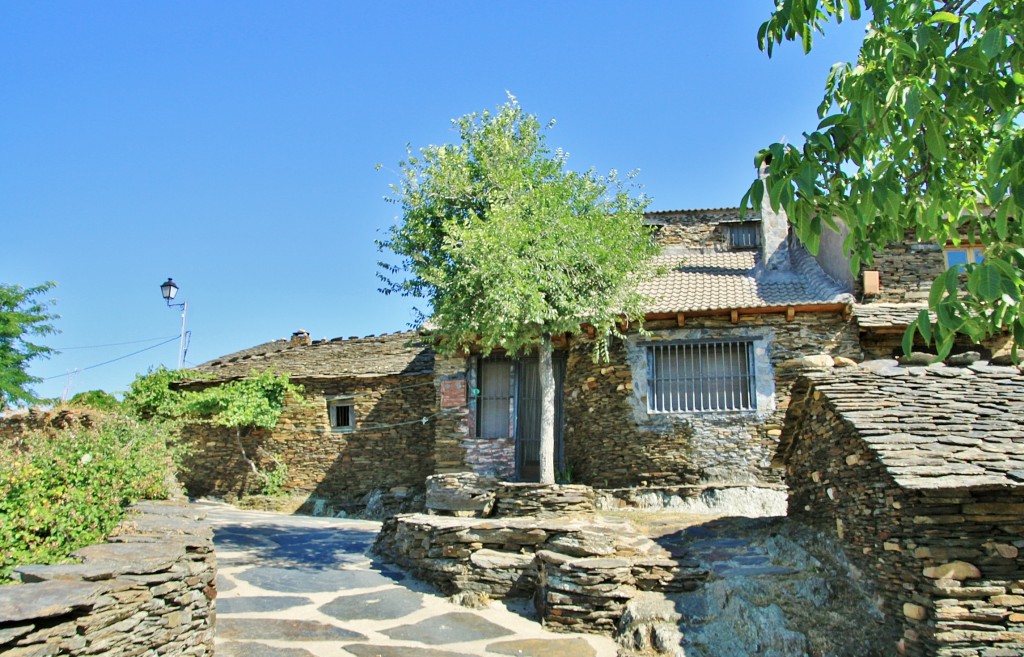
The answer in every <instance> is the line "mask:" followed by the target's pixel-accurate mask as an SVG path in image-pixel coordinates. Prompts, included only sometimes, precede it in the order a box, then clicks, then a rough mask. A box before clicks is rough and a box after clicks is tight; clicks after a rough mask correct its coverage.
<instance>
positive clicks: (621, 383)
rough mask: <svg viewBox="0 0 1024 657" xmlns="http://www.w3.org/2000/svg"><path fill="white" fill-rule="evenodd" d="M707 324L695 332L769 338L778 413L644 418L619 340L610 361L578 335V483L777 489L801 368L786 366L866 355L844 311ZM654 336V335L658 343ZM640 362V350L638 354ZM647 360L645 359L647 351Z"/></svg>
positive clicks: (569, 437) (573, 378)
mask: <svg viewBox="0 0 1024 657" xmlns="http://www.w3.org/2000/svg"><path fill="white" fill-rule="evenodd" d="M739 319H740V321H739V323H738V324H736V325H734V324H732V323H731V322H730V321H729V319H728V318H716V317H708V318H698V319H695V320H693V321H692V322H691V321H689V320H688V321H687V322H686V328H687V329H689V330H695V331H703V332H706V334H707V335H708V336H709V337H727V336H729V335H731V334H735V333H737V332H743V333H750V332H753V333H760V334H762V335H764V336H769V335H770V339H768V340H766V341H765V342H766V349H767V357H768V359H769V360H770V366H771V367H770V369H771V373H770V375H769V376H770V378H771V379H773V380H772V381H771V382H770V385H771V387H772V388H773V389H774V393H771V394H772V396H773V397H774V400H773V407H772V408H770V409H761V410H759V412H758V413H756V414H751V413H737V414H731V415H730V414H721V415H717V416H710V415H702V414H695V413H691V414H687V415H685V416H675V417H671V418H670V417H661V418H654V417H644V415H643V414H641V415H640V418H639V419H638V417H637V411H636V409H637V408H638V407H640V408H644V407H645V405H646V399H640V398H638V396H637V395H636V393H635V392H634V384H635V381H634V378H633V377H634V371H635V370H634V368H633V366H632V365H631V364H630V354H629V353H628V349H627V347H626V345H624V344H623V343H621V342H619V341H613V343H612V344H611V345H610V348H609V357H610V361H609V362H607V363H594V362H593V343H592V342H591V341H589V340H586V339H582V338H580V339H574V340H573V342H572V345H571V349H570V355H569V362H568V367H567V371H566V381H565V416H566V418H567V420H566V422H567V424H566V428H565V459H566V463H567V464H568V465H570V466H571V467H572V471H573V476H574V479H575V480H576V481H579V482H582V483H586V484H591V485H594V486H602V487H609V486H611V487H618V486H632V485H638V484H641V483H643V482H647V483H648V484H650V485H692V484H699V483H707V482H714V481H730V482H734V483H735V482H749V483H753V484H758V483H774V482H777V481H778V474H777V473H775V472H773V471H772V470H771V468H770V462H771V459H772V456H773V455H774V450H775V446H776V445H777V443H778V437H779V435H780V434H781V429H782V418H783V416H784V415H785V411H786V408H787V407H788V405H789V398H790V396H789V389H790V387H791V385H792V383H793V381H794V380H795V379H796V377H797V376H798V375H799V374H800V370H798V369H791V368H788V367H785V366H784V363H786V361H790V360H793V359H797V358H801V357H804V356H811V355H817V354H822V353H824V354H832V355H845V356H858V355H859V347H858V345H857V338H856V332H855V330H854V329H853V328H852V326H851V325H850V323H849V322H847V321H846V320H844V319H843V317H842V315H840V314H838V313H835V314H833V313H814V314H810V313H806V314H797V315H796V317H795V318H794V319H793V321H791V322H787V321H786V319H785V316H784V315H741V316H740V318H739ZM647 328H648V329H650V330H652V331H663V332H664V331H671V330H674V329H676V328H677V327H676V324H675V322H674V321H666V322H648V323H647ZM658 335H659V334H658V333H655V335H654V336H653V338H652V339H657V337H658ZM634 357H636V354H634ZM639 357H641V358H642V354H640V355H639Z"/></svg>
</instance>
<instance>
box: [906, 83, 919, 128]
mask: <svg viewBox="0 0 1024 657" xmlns="http://www.w3.org/2000/svg"><path fill="white" fill-rule="evenodd" d="M904 109H905V110H906V112H907V116H909V117H910V118H911V120H916V119H917V115H918V113H919V112H920V111H921V92H920V91H918V90H917V87H911V88H910V89H908V90H907V96H906V102H905V104H904Z"/></svg>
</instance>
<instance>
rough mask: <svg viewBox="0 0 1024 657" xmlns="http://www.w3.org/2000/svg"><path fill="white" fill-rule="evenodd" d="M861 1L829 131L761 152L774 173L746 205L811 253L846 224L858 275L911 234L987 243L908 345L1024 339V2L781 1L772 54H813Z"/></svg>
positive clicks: (835, 82)
mask: <svg viewBox="0 0 1024 657" xmlns="http://www.w3.org/2000/svg"><path fill="white" fill-rule="evenodd" d="M862 8H863V9H864V10H866V11H867V12H869V13H870V16H871V18H870V23H869V24H868V27H867V32H866V35H865V37H864V42H863V45H862V47H861V50H860V54H859V56H858V58H857V61H856V62H853V63H841V64H837V65H836V66H834V67H833V69H832V71H831V73H830V74H829V76H828V79H827V81H826V84H825V96H824V98H823V100H822V102H821V105H820V106H819V107H818V115H819V117H820V119H821V121H820V123H819V124H818V127H817V129H816V130H815V131H814V132H811V133H809V134H805V135H804V143H803V144H801V145H790V144H772V145H771V146H770V147H769V148H767V149H765V150H764V151H762V152H761V153H760V154H759V155H758V157H757V164H758V165H761V164H762V163H768V162H770V164H771V175H770V176H769V177H768V179H767V183H766V184H765V183H764V182H762V181H760V180H759V181H755V182H754V183H753V185H752V186H751V188H750V189H749V190H748V192H747V196H746V197H745V199H744V205H746V203H747V202H748V200H753V201H754V203H755V207H756V206H759V204H760V202H761V200H762V198H763V195H764V194H765V193H767V194H768V198H769V201H770V203H771V205H772V207H773V208H774V209H778V208H779V207H782V208H784V209H785V210H786V213H787V214H788V215H789V218H790V221H791V222H792V224H793V225H794V227H795V230H796V233H797V235H798V236H799V237H800V238H801V240H803V241H804V243H805V244H807V245H808V247H809V248H810V249H811V250H812V251H816V250H817V245H818V239H819V236H820V234H821V230H822V227H823V226H825V225H827V226H831V227H833V228H834V227H835V220H836V219H838V220H840V221H842V223H843V224H845V225H846V226H847V228H849V231H850V232H849V237H848V239H847V243H846V246H847V248H848V249H849V250H850V252H851V253H852V258H853V264H854V270H857V269H859V267H860V266H861V264H868V263H870V262H871V261H872V255H873V253H874V252H876V250H877V249H880V248H882V247H884V246H885V244H886V243H887V242H890V241H894V240H898V239H902V237H903V236H904V232H905V231H907V230H910V231H913V232H914V233H915V234H916V235H917V237H918V238H920V239H922V240H926V241H936V242H939V243H941V244H945V243H947V242H952V243H953V244H959V243H960V241H961V239H963V238H964V237H965V236H966V237H967V239H972V240H975V239H976V240H980V242H981V243H983V244H984V245H985V258H984V261H983V262H980V263H974V264H969V265H967V266H966V267H965V268H962V269H950V270H949V271H947V272H946V273H945V274H944V275H942V276H940V277H939V278H938V279H937V280H936V281H935V282H934V284H933V286H932V289H931V295H930V299H929V306H930V308H931V310H932V311H933V312H934V313H935V314H936V316H937V321H936V322H935V324H934V325H932V324H931V323H930V321H929V318H928V313H927V312H926V311H923V312H922V314H921V315H920V316H919V318H918V320H917V321H916V322H915V323H914V325H912V326H911V327H910V329H908V332H907V335H906V336H905V338H904V348H909V343H910V340H911V339H912V338H913V335H914V331H917V332H919V333H920V335H921V336H922V337H923V338H924V340H925V341H926V342H929V343H931V342H933V341H934V343H935V344H936V346H937V349H938V352H939V354H940V357H945V355H947V354H948V353H949V350H950V349H951V347H952V345H953V339H954V335H955V333H957V332H960V333H963V334H966V335H968V336H970V337H971V338H972V339H974V340H975V341H978V340H981V339H984V338H986V337H989V336H992V335H995V334H997V333H999V332H1001V331H1003V330H1008V331H1010V332H1011V333H1012V335H1013V339H1014V343H1015V344H1016V345H1017V346H1024V246H1022V245H1024V221H1022V220H1021V218H1022V210H1024V139H1022V125H1021V112H1022V111H1024V99H1022V97H1021V95H1022V90H1024V2H1019V1H1018V0H988V1H987V2H978V1H977V0H947V1H945V2H920V1H917V0H776V3H775V11H774V12H773V13H772V14H771V17H770V18H769V19H768V21H767V22H765V23H764V25H762V26H761V29H760V31H759V33H758V42H759V45H760V47H761V48H762V50H765V51H767V53H768V55H769V56H771V54H772V50H773V46H774V45H776V44H780V43H781V42H782V41H783V40H787V41H796V40H799V41H800V42H801V43H802V44H803V48H804V51H805V52H806V51H809V50H810V49H811V46H812V42H813V36H814V33H815V32H819V33H820V32H821V31H822V30H823V28H824V27H825V26H826V25H827V24H829V23H831V22H833V21H834V22H836V23H839V22H842V21H843V20H844V19H847V18H852V19H857V18H859V17H860V15H861V11H862ZM963 280H966V286H965V287H966V289H964V286H963V285H962V281H963Z"/></svg>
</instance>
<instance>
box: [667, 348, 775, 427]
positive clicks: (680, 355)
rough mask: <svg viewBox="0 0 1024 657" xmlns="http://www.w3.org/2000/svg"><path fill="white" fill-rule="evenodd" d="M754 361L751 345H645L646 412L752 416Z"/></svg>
mask: <svg viewBox="0 0 1024 657" xmlns="http://www.w3.org/2000/svg"><path fill="white" fill-rule="evenodd" d="M753 359H754V348H753V341H751V340H732V341H713V342H712V341H702V342H674V343H668V344H655V345H648V347H647V410H648V411H649V412H651V413H681V412H688V411H698V412H726V411H751V410H755V408H756V405H757V400H756V395H755V393H754V360H753Z"/></svg>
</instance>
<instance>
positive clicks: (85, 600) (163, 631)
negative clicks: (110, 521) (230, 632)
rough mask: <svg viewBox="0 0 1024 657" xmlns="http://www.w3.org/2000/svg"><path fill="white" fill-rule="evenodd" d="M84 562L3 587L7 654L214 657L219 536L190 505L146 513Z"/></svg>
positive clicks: (0, 630) (21, 571) (33, 570)
mask: <svg viewBox="0 0 1024 657" xmlns="http://www.w3.org/2000/svg"><path fill="white" fill-rule="evenodd" d="M136 510H137V511H138V512H139V513H138V514H135V515H130V516H129V517H128V518H127V519H126V520H125V521H124V522H123V523H122V524H121V527H120V529H119V530H118V532H116V533H115V534H114V536H113V537H111V538H110V539H109V542H108V543H105V544H100V545H92V546H89V547H86V548H83V549H82V550H79V551H78V552H77V553H76V556H78V557H79V558H80V559H81V561H82V563H79V564H66V565H54V566H24V567H21V568H18V569H17V570H16V571H15V575H16V576H17V577H19V578H20V579H21V581H22V582H24V583H23V584H20V585H18V584H15V585H10V586H3V587H0V654H3V655H4V657H27V656H28V655H56V654H61V655H72V656H75V657H78V656H85V655H141V654H148V655H156V654H159V655H168V656H178V655H182V656H188V657H204V656H206V655H210V656H212V655H213V638H214V617H215V599H216V597H217V589H216V561H215V557H214V553H213V543H212V533H211V531H210V529H209V527H208V526H206V525H205V524H204V523H203V522H201V517H202V516H201V514H197V513H196V512H195V511H194V510H193V509H191V508H190V507H188V506H187V505H185V504H183V503H174V502H166V503H163V502H146V503H142V504H139V505H138V506H137V507H136Z"/></svg>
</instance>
